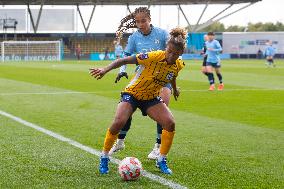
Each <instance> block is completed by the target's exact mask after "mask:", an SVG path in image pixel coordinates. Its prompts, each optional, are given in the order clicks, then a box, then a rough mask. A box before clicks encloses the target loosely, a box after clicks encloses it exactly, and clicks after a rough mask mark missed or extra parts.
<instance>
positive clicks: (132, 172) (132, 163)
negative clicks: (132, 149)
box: [118, 157, 142, 181]
mask: <svg viewBox="0 0 284 189" xmlns="http://www.w3.org/2000/svg"><path fill="white" fill-rule="evenodd" d="M118 172H119V175H120V177H121V178H122V179H123V180H125V181H130V180H136V179H138V178H139V177H140V175H141V172H142V164H141V163H140V161H139V160H138V159H137V158H135V157H126V158H124V159H123V160H122V161H121V162H120V163H119V166H118Z"/></svg>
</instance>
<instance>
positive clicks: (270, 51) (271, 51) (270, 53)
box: [264, 46, 276, 56]
mask: <svg viewBox="0 0 284 189" xmlns="http://www.w3.org/2000/svg"><path fill="white" fill-rule="evenodd" d="M275 51H276V50H275V48H273V47H272V46H268V47H266V49H265V51H264V56H274V55H275Z"/></svg>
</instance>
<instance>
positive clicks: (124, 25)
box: [116, 7, 151, 39]
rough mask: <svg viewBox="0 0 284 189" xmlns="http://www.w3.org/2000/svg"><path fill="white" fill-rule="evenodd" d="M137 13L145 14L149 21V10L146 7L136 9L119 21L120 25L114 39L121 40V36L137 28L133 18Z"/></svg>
mask: <svg viewBox="0 0 284 189" xmlns="http://www.w3.org/2000/svg"><path fill="white" fill-rule="evenodd" d="M139 13H145V14H146V15H147V16H148V17H149V18H150V19H151V13H150V9H148V8H147V7H138V8H136V9H135V11H134V12H132V13H131V14H129V15H127V16H126V17H124V18H123V19H122V20H121V21H120V25H119V27H118V29H117V31H116V38H117V39H121V38H122V36H123V34H124V33H125V32H126V31H127V30H128V29H131V28H137V25H136V21H135V16H136V15H137V14H139Z"/></svg>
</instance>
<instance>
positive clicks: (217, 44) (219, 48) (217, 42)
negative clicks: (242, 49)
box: [214, 41, 223, 52]
mask: <svg viewBox="0 0 284 189" xmlns="http://www.w3.org/2000/svg"><path fill="white" fill-rule="evenodd" d="M222 50H223V49H222V47H221V45H220V43H219V41H216V42H215V49H214V51H217V52H221V51H222Z"/></svg>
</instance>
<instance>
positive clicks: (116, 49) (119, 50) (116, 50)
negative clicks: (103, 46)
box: [114, 45, 123, 57]
mask: <svg viewBox="0 0 284 189" xmlns="http://www.w3.org/2000/svg"><path fill="white" fill-rule="evenodd" d="M114 54H115V56H119V57H121V56H122V54H123V48H122V46H121V45H115V46H114Z"/></svg>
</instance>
